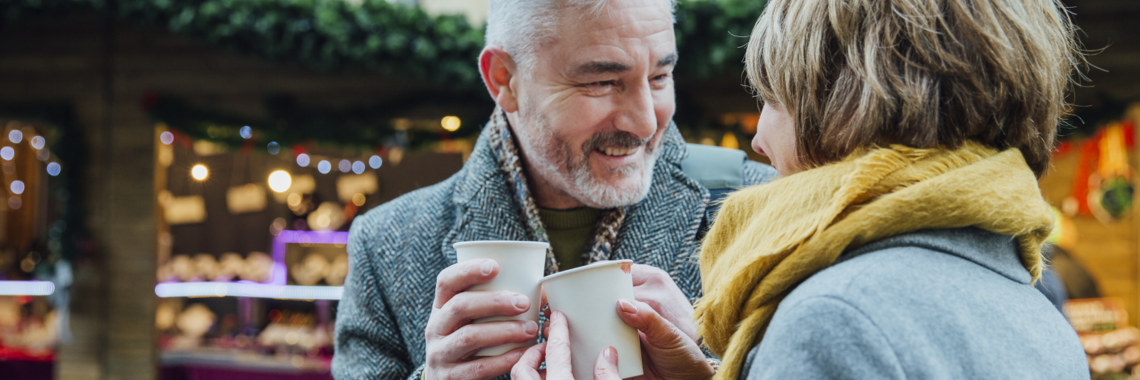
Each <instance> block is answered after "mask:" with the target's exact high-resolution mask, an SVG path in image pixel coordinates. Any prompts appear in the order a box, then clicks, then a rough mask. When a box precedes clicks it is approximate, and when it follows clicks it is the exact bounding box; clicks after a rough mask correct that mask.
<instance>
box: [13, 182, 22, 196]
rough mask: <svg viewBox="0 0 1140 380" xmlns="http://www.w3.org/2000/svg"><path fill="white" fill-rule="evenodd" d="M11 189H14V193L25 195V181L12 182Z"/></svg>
mask: <svg viewBox="0 0 1140 380" xmlns="http://www.w3.org/2000/svg"><path fill="white" fill-rule="evenodd" d="M10 188H11V189H12V192H13V193H16V194H23V193H24V181H20V180H15V181H12V186H11V187H10Z"/></svg>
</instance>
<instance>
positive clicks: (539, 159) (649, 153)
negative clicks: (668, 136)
mask: <svg viewBox="0 0 1140 380" xmlns="http://www.w3.org/2000/svg"><path fill="white" fill-rule="evenodd" d="M560 16H561V17H560V19H559V23H558V27H557V29H556V31H555V37H554V39H553V41H552V42H550V43H548V44H545V45H544V46H542V47H540V48H539V49H538V51H537V52H536V54H537V57H535V59H534V61H533V62H534V64H533V67H530V68H529V70H530V71H529V74H530V75H529V76H528V75H526V74H523V75H519V76H516V77H515V78H514V79H513V80H514V81H520V82H519V83H518V86H516V87H515V88H516V89H517V91H518V102H519V110H518V112H517V113H515V114H512V115H508V117H510V118H511V123H512V125H514V126H515V133H516V134H517V135H518V136H519V142H520V144H521V145H522V147H521V148H522V151H523V154H524V156H525V158H526V161H527V164H528V165H529V167H528V169H529V172H528V174H530V175H532V176H535V175H537V176H540V177H542V178H541V180H545V181H546V182H547V183H549V184H551V185H552V187H555V188H557V189H558V190H561V191H562V192H564V193H565V194H566V195H569V196H571V197H573V198H575V199H576V200H578V201H579V202H581V203H583V204H586V205H587V206H590V207H595V208H611V207H619V206H625V205H630V204H634V203H637V202H639V201H640V200H641V199H642V198H644V197H645V195H646V194H648V192H649V185H650V181H651V179H652V176H653V166H654V162H655V161H656V158H657V156H658V154H659V150H660V149H659V148H660V146H661V136H662V135H663V132H664V131H665V128H666V127H667V126H668V123H669V120H671V119H672V117H673V111H674V108H675V105H674V99H673V77H672V75H673V74H672V73H673V66H674V64H675V63H676V60H677V53H676V51H677V47H676V43H675V41H674V38H673V23H672V15H671V14H670V13H669V8H668V4H667V3H666V1H663V0H611V1H610V2H609V3H608V4H607V5H606V6H605V8H603V9H602V10H601V13H600V14H598V15H597V16H596V17H595V16H590V15H586V14H585V12H584V11H581V10H576V9H569V10H566V11H564V12H563V13H562V15H560ZM525 69H527V68H524V70H525Z"/></svg>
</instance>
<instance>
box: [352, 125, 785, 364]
mask: <svg viewBox="0 0 1140 380" xmlns="http://www.w3.org/2000/svg"><path fill="white" fill-rule="evenodd" d="M664 139H665V140H664V141H663V143H662V150H661V155H660V156H659V158H658V162H657V164H656V166H655V168H654V172H653V182H652V188H651V189H650V191H649V195H648V196H647V197H646V198H645V199H644V200H642V201H641V202H640V203H638V204H636V205H634V206H632V207H630V209H629V212H628V214H627V215H626V218H625V221H624V222H623V224H622V226H621V229H620V230H619V232H618V239H617V248H616V249H615V251H614V253H613V256H614V257H612V259H632V260H633V261H634V262H637V263H641V264H648V265H653V266H656V267H658V268H661V269H664V270H665V271H666V272H668V273H669V274H670V275H672V276H673V279H674V280H675V281H676V282H677V285H678V286H679V287H680V288H681V290H682V291H683V292H685V294H686V295H688V296H689V298H690V300H695V299H697V298H698V297H699V296H700V289H701V280H700V272H699V271H698V269H697V254H698V253H699V252H698V250H699V244H698V243H699V240H700V238H701V237H703V235H704V233H705V230H706V229H707V225H708V223H709V221H707V220H705V217H706V212H705V211H706V207H707V203H708V199H709V191H708V189H706V188H705V187H703V186H702V185H701V184H700V183H698V182H697V181H695V180H694V179H692V178H690V177H689V176H687V175H685V173H684V172H682V170H681V166H680V162H681V160H682V159H683V158H685V157H686V155H687V154H688V152H687V149H686V147H685V142H684V140H683V139H682V138H681V134H680V133H679V132H678V131H677V128H676V126H672V125H671V126H670V127H669V129H668V130H667V131H666V135H665V136H664ZM725 164H726V165H739V162H736V163H727V162H726V163H725ZM775 177H776V171H775V170H774V169H772V168H771V167H769V166H766V165H762V164H759V163H756V162H747V163H746V164H745V166H744V182H745V185H752V184H758V183H763V182H767V181H770V180H772V179H774V178H775ZM507 181H508V179H507V176H506V175H505V174H504V173H503V171H502V170H501V169H500V167H499V165H498V163H497V161H496V158H495V156H494V153H493V152H492V151H491V147H490V144H489V142H488V139H487V136H486V133H484V134H483V135H482V136H480V137H479V140H478V142H477V143H476V145H475V149H474V151H473V152H472V154H471V156H470V158H469V159H468V160H467V162H466V164H464V166H463V169H462V170H460V171H459V172H458V173H456V174H455V175H453V176H452V177H451V178H448V179H447V180H445V181H443V182H441V183H439V184H436V185H433V186H430V187H427V188H424V189H420V190H417V191H415V192H412V193H409V194H407V195H404V196H402V197H400V198H397V199H395V200H393V201H391V202H388V203H386V204H384V205H381V206H380V207H377V208H376V209H374V210H371V211H369V212H368V213H366V214H365V215H363V216H360V217H358V218H357V219H356V221H354V222H353V224H352V230H351V237H350V238H349V245H348V250H349V262H350V268H351V269H350V271H349V275H348V279H347V281H346V282H345V289H344V296H343V298H342V299H341V301H340V304H339V308H338V310H337V318H336V355H335V356H334V358H333V363H332V372H333V376H334V377H335V378H337V379H340V380H346V379H404V378H408V377H409V376H411V375H412V374H414V373H416V372H417V369H418V368H419V367H421V366H422V365H423V363H424V360H425V358H424V357H425V351H424V328H425V327H426V326H427V322H428V316H429V315H430V314H431V305H432V302H433V299H434V296H435V281H436V276H437V274H438V273H439V272H440V271H442V270H443V269H444V268H446V267H448V266H450V265H452V264H455V262H456V259H455V249H454V248H452V246H451V245H452V244H454V243H456V242H461V241H469V240H528V239H527V230H526V225H525V221H524V220H522V215H521V213H520V207H521V206H520V205H518V204H517V202H516V201H514V200H513V199H514V198H513V197H512V196H511V194H510V190H509V186H508V183H507Z"/></svg>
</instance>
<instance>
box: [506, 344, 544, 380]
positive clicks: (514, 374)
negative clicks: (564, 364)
mask: <svg viewBox="0 0 1140 380" xmlns="http://www.w3.org/2000/svg"><path fill="white" fill-rule="evenodd" d="M545 356H546V343H539V344H536V345H534V346H531V347H530V348H528V349H527V350H526V353H524V354H523V356H522V358H520V359H519V362H518V363H515V366H514V367H513V368H511V379H514V380H542V375H540V374H539V373H538V367H539V366H540V365H542V359H543V358H544V357H545Z"/></svg>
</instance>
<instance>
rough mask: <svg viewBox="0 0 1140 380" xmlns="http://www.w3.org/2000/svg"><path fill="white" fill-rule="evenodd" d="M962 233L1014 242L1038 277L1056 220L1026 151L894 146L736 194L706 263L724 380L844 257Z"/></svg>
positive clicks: (708, 306)
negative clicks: (948, 231)
mask: <svg viewBox="0 0 1140 380" xmlns="http://www.w3.org/2000/svg"><path fill="white" fill-rule="evenodd" d="M966 226H974V227H978V228H982V229H985V230H988V231H992V232H995V233H999V234H1005V235H1011V236H1015V237H1016V238H1017V240H1018V243H1019V247H1018V249H1019V253H1020V258H1021V261H1022V263H1023V264H1024V265H1025V267H1026V269H1028V270H1029V272H1030V274H1032V275H1033V279H1034V281H1036V280H1037V278H1038V277H1039V276H1040V275H1041V271H1042V268H1043V265H1044V264H1043V263H1042V259H1041V243H1042V242H1044V241H1045V238H1046V237H1048V236H1049V232H1050V231H1051V230H1052V228H1053V227H1052V226H1053V214H1052V212H1051V209H1050V208H1049V205H1048V204H1047V203H1045V201H1044V199H1042V197H1041V191H1040V189H1039V188H1038V187H1037V179H1036V177H1035V176H1034V174H1033V172H1032V171H1031V170H1030V169H1029V166H1027V165H1026V163H1025V159H1024V158H1023V157H1022V156H1021V152H1020V151H1018V150H1017V149H1009V150H1006V151H1002V152H998V151H996V150H994V149H990V148H986V147H984V146H982V145H980V144H976V143H972V142H968V143H966V144H965V145H964V146H963V147H961V148H959V149H956V150H942V149H912V148H908V147H904V146H892V147H890V148H879V149H874V150H870V151H865V152H862V153H857V154H854V155H852V156H851V157H849V158H847V159H846V160H844V161H841V162H838V163H834V164H829V165H825V166H822V167H818V168H815V169H811V170H807V171H804V172H801V173H798V174H795V175H792V176H788V177H786V178H781V179H779V180H776V181H774V182H772V183H769V184H766V185H761V186H756V187H752V188H748V189H743V190H740V191H737V192H736V193H735V194H733V195H732V196H730V197H729V198H728V199H727V200H726V201H725V204H724V205H723V206H722V207H721V210H720V212H719V215H718V216H717V218H716V222H715V224H714V225H713V227H712V230H710V231H709V234H708V236H707V237H706V239H705V242H704V246H703V248H702V252H701V277H702V278H703V281H704V282H703V288H704V293H705V296H704V298H702V299H701V301H700V303H698V305H697V310H696V316H697V318H698V320H699V321H700V332H701V336H703V338H704V342H705V344H707V345H708V347H709V348H710V349H711V350H712V352H713V353H715V354H717V356H720V357H721V358H722V360H723V364H722V366H721V369H720V372H719V373H718V374H717V379H733V380H735V379H737V378H738V376H739V374H740V371H741V370H742V368H741V366H743V364H744V360H745V357H746V355H747V354H748V351H749V350H750V349H751V348H752V347H754V346H755V345H756V344H758V343H759V342H760V339H762V337H763V334H764V330H765V329H766V328H767V326H768V322H769V321H771V319H772V315H773V314H774V313H775V312H776V307H777V306H778V305H779V303H780V301H781V300H782V299H783V298H784V296H786V295H787V294H788V293H789V292H791V291H792V289H794V288H795V287H796V286H797V285H799V284H800V283H801V282H803V281H804V280H805V279H807V278H808V277H810V276H812V275H813V274H815V273H816V272H818V271H820V270H823V269H824V268H826V267H828V266H830V265H831V264H832V263H834V262H835V260H836V258H838V257H839V255H840V254H841V253H843V252H844V251H846V250H848V249H853V248H856V247H859V246H862V245H865V244H867V243H871V242H873V241H876V240H880V239H883V238H886V237H890V236H894V235H899V234H903V233H907V232H912V231H917V230H923V229H943V228H957V227H966ZM820 344H826V343H824V342H821V343H820Z"/></svg>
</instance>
